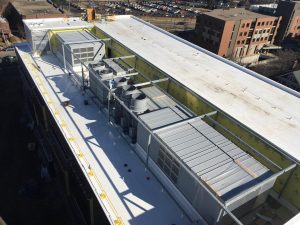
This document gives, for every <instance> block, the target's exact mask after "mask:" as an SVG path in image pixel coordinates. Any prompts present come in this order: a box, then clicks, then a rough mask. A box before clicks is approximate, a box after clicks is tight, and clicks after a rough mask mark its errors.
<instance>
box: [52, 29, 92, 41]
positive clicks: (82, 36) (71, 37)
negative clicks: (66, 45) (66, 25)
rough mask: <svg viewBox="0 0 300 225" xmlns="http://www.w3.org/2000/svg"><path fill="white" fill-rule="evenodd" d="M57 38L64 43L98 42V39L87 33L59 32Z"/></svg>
mask: <svg viewBox="0 0 300 225" xmlns="http://www.w3.org/2000/svg"><path fill="white" fill-rule="evenodd" d="M57 36H59V37H60V38H61V39H62V40H63V41H64V42H75V41H88V40H96V38H95V37H94V36H92V35H91V34H90V33H89V32H87V31H74V32H59V33H57Z"/></svg>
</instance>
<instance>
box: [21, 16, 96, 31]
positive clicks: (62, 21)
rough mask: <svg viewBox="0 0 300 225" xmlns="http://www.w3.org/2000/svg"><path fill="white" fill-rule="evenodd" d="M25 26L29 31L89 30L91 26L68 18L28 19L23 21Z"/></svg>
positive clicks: (76, 19)
mask: <svg viewBox="0 0 300 225" xmlns="http://www.w3.org/2000/svg"><path fill="white" fill-rule="evenodd" d="M23 23H24V25H25V26H27V27H28V29H29V30H47V29H51V28H55V30H60V29H68V28H70V27H72V28H91V27H93V25H92V24H90V23H88V22H86V21H82V20H80V18H77V17H70V18H47V19H29V20H23Z"/></svg>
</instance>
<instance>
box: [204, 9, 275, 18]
mask: <svg viewBox="0 0 300 225" xmlns="http://www.w3.org/2000/svg"><path fill="white" fill-rule="evenodd" d="M203 14H205V15H208V16H211V17H215V18H218V19H220V20H226V21H232V20H234V21H235V20H247V19H258V18H268V17H269V18H274V17H273V16H267V15H263V14H259V13H255V12H252V11H249V10H246V9H242V8H232V9H224V10H223V9H214V10H212V11H210V12H204V13H203Z"/></svg>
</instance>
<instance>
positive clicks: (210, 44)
mask: <svg viewBox="0 0 300 225" xmlns="http://www.w3.org/2000/svg"><path fill="white" fill-rule="evenodd" d="M280 20H281V17H273V16H267V15H261V14H258V13H254V12H251V11H248V10H245V9H240V8H235V9H227V10H226V9H225V10H222V9H216V10H213V11H211V12H206V13H203V14H201V15H199V16H198V17H197V22H196V28H195V31H196V34H197V38H196V42H197V43H198V44H199V45H200V46H201V47H203V48H206V49H208V50H210V51H212V52H214V53H216V54H218V55H220V56H223V57H226V58H231V59H233V60H235V61H238V62H240V63H242V64H247V63H252V62H256V61H258V58H259V52H260V50H261V49H262V48H263V47H264V46H266V45H268V46H270V45H272V44H273V42H274V39H275V35H276V33H277V29H278V26H279V23H280Z"/></svg>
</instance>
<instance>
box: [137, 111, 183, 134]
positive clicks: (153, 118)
mask: <svg viewBox="0 0 300 225" xmlns="http://www.w3.org/2000/svg"><path fill="white" fill-rule="evenodd" d="M176 110H178V109H176V108H174V107H172V108H163V109H160V110H156V111H153V112H150V113H147V114H144V115H140V116H139V117H140V119H141V120H142V121H144V122H145V123H146V124H147V125H148V126H149V127H150V129H156V128H159V127H163V126H166V125H169V124H172V123H175V122H178V121H182V120H183V119H187V118H188V116H187V115H185V114H180V115H179V114H177V112H176Z"/></svg>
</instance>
